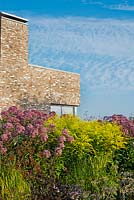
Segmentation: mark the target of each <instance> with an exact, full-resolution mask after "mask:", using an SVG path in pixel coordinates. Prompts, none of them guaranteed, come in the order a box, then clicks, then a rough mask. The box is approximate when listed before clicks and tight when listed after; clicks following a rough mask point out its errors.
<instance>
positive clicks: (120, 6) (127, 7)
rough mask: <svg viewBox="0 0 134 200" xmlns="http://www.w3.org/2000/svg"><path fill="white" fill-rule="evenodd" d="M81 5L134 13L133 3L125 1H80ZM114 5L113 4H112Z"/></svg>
mask: <svg viewBox="0 0 134 200" xmlns="http://www.w3.org/2000/svg"><path fill="white" fill-rule="evenodd" d="M81 2H82V3H83V4H90V5H100V6H101V7H103V8H107V9H111V10H124V11H134V3H133V4H132V3H131V4H130V3H129V1H127V0H119V1H116V2H113V1H106V0H100V1H93V0H81ZM113 3H114V4H113Z"/></svg>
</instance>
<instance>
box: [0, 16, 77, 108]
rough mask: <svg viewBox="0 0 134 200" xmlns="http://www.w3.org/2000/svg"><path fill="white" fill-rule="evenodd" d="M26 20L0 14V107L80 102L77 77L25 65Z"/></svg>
mask: <svg viewBox="0 0 134 200" xmlns="http://www.w3.org/2000/svg"><path fill="white" fill-rule="evenodd" d="M26 22H27V20H25V19H23V18H19V17H16V16H13V15H9V14H6V13H0V110H1V109H4V108H7V107H9V106H11V105H19V106H21V107H23V108H38V109H40V110H48V109H49V107H50V105H51V104H56V105H72V106H79V104H80V76H79V74H75V73H69V72H65V71H60V70H54V69H49V68H45V67H40V66H34V65H28V28H27V24H26Z"/></svg>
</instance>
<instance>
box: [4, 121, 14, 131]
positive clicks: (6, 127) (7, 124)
mask: <svg viewBox="0 0 134 200" xmlns="http://www.w3.org/2000/svg"><path fill="white" fill-rule="evenodd" d="M4 128H5V129H8V130H10V129H12V128H14V126H13V124H12V123H10V122H7V123H6V124H4Z"/></svg>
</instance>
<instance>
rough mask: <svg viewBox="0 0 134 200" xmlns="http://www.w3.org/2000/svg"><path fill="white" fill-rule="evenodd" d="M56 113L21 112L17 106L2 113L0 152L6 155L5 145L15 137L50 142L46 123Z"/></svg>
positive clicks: (0, 120) (0, 121)
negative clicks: (37, 138) (36, 138)
mask: <svg viewBox="0 0 134 200" xmlns="http://www.w3.org/2000/svg"><path fill="white" fill-rule="evenodd" d="M54 115H55V113H54V112H53V113H50V114H45V113H43V112H41V111H38V110H25V111H23V110H21V109H19V108H17V107H16V106H12V107H10V108H9V109H8V110H6V111H2V112H1V118H0V142H1V145H0V152H1V153H5V152H6V149H5V147H4V144H6V143H8V142H10V141H11V140H12V139H13V138H14V137H17V136H22V137H26V136H27V137H31V138H35V137H39V138H40V140H41V142H46V141H47V140H48V135H47V131H48V130H47V128H45V127H44V121H46V120H47V119H48V118H50V117H53V116H54Z"/></svg>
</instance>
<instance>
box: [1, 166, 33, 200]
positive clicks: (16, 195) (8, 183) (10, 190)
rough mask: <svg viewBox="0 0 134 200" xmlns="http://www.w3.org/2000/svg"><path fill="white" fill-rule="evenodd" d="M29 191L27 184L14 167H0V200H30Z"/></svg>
mask: <svg viewBox="0 0 134 200" xmlns="http://www.w3.org/2000/svg"><path fill="white" fill-rule="evenodd" d="M30 196H31V191H30V184H28V183H27V182H26V181H25V180H24V178H23V176H22V173H21V172H20V171H19V170H16V169H15V166H13V165H10V166H4V165H1V166H0V199H1V200H26V199H30Z"/></svg>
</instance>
